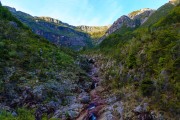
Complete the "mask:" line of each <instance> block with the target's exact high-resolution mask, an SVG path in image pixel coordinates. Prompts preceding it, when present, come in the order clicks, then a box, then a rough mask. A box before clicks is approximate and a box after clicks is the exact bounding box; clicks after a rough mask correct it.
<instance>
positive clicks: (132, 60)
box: [127, 54, 136, 69]
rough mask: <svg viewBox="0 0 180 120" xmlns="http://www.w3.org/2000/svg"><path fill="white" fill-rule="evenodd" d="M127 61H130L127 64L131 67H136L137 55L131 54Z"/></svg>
mask: <svg viewBox="0 0 180 120" xmlns="http://www.w3.org/2000/svg"><path fill="white" fill-rule="evenodd" d="M127 62H128V65H127V66H128V67H129V68H130V69H132V68H134V67H135V66H136V57H135V55H134V54H130V55H129V57H128V60H127Z"/></svg>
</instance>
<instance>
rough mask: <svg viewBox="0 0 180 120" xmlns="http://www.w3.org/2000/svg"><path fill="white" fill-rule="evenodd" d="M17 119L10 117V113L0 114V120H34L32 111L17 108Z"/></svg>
mask: <svg viewBox="0 0 180 120" xmlns="http://www.w3.org/2000/svg"><path fill="white" fill-rule="evenodd" d="M17 114H18V116H17V117H14V116H12V115H11V113H9V112H6V111H3V112H1V113H0V120H34V119H35V118H34V111H31V110H27V109H25V108H19V109H18V110H17Z"/></svg>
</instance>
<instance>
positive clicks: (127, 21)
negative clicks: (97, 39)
mask: <svg viewBox="0 0 180 120" xmlns="http://www.w3.org/2000/svg"><path fill="white" fill-rule="evenodd" d="M123 25H125V26H127V27H131V28H134V27H136V25H135V24H134V22H133V21H132V20H131V19H130V18H129V17H128V16H126V15H123V16H121V17H120V18H119V19H118V20H116V21H115V22H114V23H113V25H112V26H111V27H110V28H109V29H108V30H107V31H106V36H107V35H109V34H111V33H113V32H115V31H116V30H118V29H120V28H121V27H122V26H123Z"/></svg>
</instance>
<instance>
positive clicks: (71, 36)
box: [7, 7, 92, 50]
mask: <svg viewBox="0 0 180 120" xmlns="http://www.w3.org/2000/svg"><path fill="white" fill-rule="evenodd" d="M7 8H8V9H9V10H10V11H11V13H12V14H13V15H14V16H15V17H16V18H18V19H19V20H20V21H21V22H23V23H24V24H26V25H27V26H28V27H30V28H31V29H32V30H33V32H34V33H36V34H37V35H40V36H42V37H44V38H46V39H48V40H49V41H50V42H52V43H54V44H56V45H60V46H64V47H69V48H72V49H75V50H80V49H82V48H83V47H91V46H92V42H91V38H90V36H89V35H88V34H87V33H84V32H82V31H80V30H77V28H76V27H75V26H72V25H69V24H67V23H63V22H61V21H60V20H57V19H53V18H50V17H33V16H31V15H29V14H26V13H24V12H21V11H16V9H15V8H11V7H7Z"/></svg>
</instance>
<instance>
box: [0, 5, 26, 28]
mask: <svg viewBox="0 0 180 120" xmlns="http://www.w3.org/2000/svg"><path fill="white" fill-rule="evenodd" d="M0 18H1V19H4V20H8V21H14V22H16V23H17V24H18V25H19V27H22V28H24V29H28V28H27V27H26V26H25V25H23V24H22V23H21V22H20V21H19V20H18V19H17V18H15V17H14V16H13V15H12V14H11V13H10V12H9V11H8V9H7V8H5V7H3V6H1V5H0Z"/></svg>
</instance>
